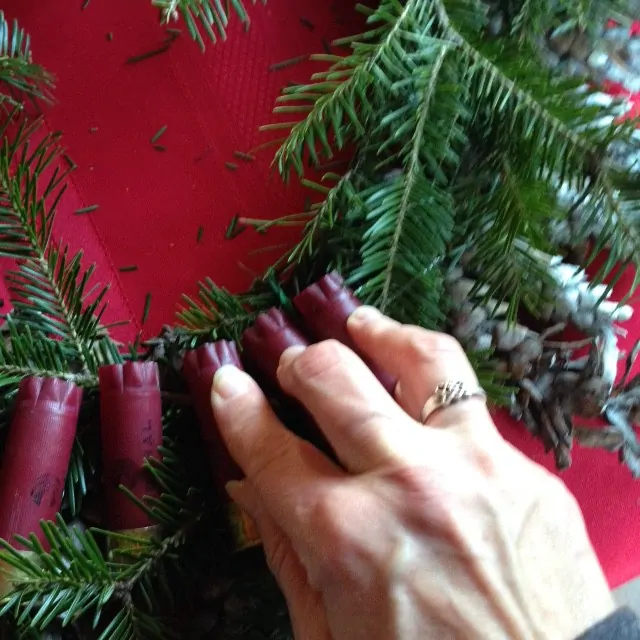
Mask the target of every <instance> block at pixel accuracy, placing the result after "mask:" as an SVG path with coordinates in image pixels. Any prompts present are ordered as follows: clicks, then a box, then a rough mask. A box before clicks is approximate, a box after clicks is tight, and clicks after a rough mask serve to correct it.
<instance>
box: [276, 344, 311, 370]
mask: <svg viewBox="0 0 640 640" xmlns="http://www.w3.org/2000/svg"><path fill="white" fill-rule="evenodd" d="M306 348H307V347H303V346H300V345H296V346H295V347H289V348H288V349H285V350H284V351H283V352H282V355H281V356H280V363H279V365H278V369H281V368H282V367H286V366H287V365H290V364H291V363H292V362H293V361H294V360H295V359H296V358H297V357H298V356H299V355H300V354H301V353H303V352H304V351H305V350H306Z"/></svg>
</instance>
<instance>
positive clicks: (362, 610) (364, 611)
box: [212, 307, 613, 640]
mask: <svg viewBox="0 0 640 640" xmlns="http://www.w3.org/2000/svg"><path fill="white" fill-rule="evenodd" d="M348 326H349V331H350V334H351V336H352V338H353V340H354V343H355V344H356V346H357V347H358V348H359V349H360V350H361V352H362V353H363V354H365V355H366V356H367V357H368V358H370V359H371V360H372V361H373V362H375V363H376V364H377V365H379V366H380V367H381V368H383V369H385V370H386V371H388V372H389V373H390V374H392V375H394V376H396V377H397V378H398V379H399V385H398V389H397V391H396V399H395V400H394V399H393V398H391V396H389V395H388V394H387V393H386V392H385V391H384V390H383V388H382V387H381V386H380V384H379V383H378V381H377V380H376V379H375V378H374V376H373V375H372V374H371V372H370V371H369V369H368V368H367V367H366V366H365V365H364V363H363V362H362V361H361V360H360V358H358V356H356V355H355V354H354V353H353V352H352V351H350V350H349V349H347V348H346V347H344V346H342V345H341V344H338V343H336V342H333V341H329V342H324V343H320V344H318V345H314V346H311V347H308V348H306V349H304V348H297V347H292V348H291V349H289V350H287V351H286V352H285V353H284V354H283V356H282V359H281V361H280V368H279V370H278V377H279V380H280V384H281V386H282V388H283V389H284V390H285V391H286V392H287V393H289V394H290V395H292V396H294V397H295V398H297V399H298V400H299V401H300V402H301V403H302V404H303V405H305V406H306V407H307V409H308V410H309V411H310V413H311V414H312V416H313V417H314V419H315V421H316V422H317V424H318V426H319V427H320V428H321V429H322V431H323V432H324V434H325V435H326V437H327V439H328V440H329V442H330V443H331V444H332V446H333V448H334V450H335V452H336V454H337V456H338V458H339V459H340V462H341V464H342V467H343V468H341V467H340V466H338V465H336V464H334V463H333V462H332V461H330V460H329V459H328V458H327V457H326V456H324V455H323V454H322V453H320V452H319V451H318V450H317V449H315V448H314V447H313V446H311V445H310V444H308V443H306V442H304V441H302V440H300V439H299V438H297V437H296V436H295V435H293V434H292V433H291V432H290V431H288V430H287V429H285V427H284V426H283V425H282V424H281V423H280V422H279V420H278V419H277V418H276V416H275V415H274V414H273V412H272V411H271V409H270V407H269V405H268V403H267V400H266V399H265V397H264V395H263V394H262V392H261V391H260V389H259V387H258V386H257V385H256V384H255V382H253V380H252V379H251V378H250V377H249V376H248V375H246V374H244V373H243V372H241V371H239V370H237V369H235V368H233V367H223V368H222V369H221V370H220V371H219V372H218V374H217V375H216V377H215V380H214V388H213V394H212V402H213V407H214V412H215V415H216V419H217V422H218V425H219V427H220V430H221V432H222V435H223V437H224V439H225V441H226V442H227V444H228V447H229V450H230V451H231V454H232V455H233V457H234V458H235V459H236V461H237V462H238V464H239V465H240V466H241V467H242V469H243V471H244V472H245V474H246V479H245V480H244V481H242V482H240V483H230V485H229V487H228V491H229V493H230V495H231V497H232V498H233V500H235V501H236V502H237V503H238V504H239V505H240V506H241V507H242V508H243V509H244V510H246V511H247V512H248V513H249V514H250V515H251V516H252V517H253V518H254V519H255V520H256V522H257V526H258V529H259V531H260V535H261V537H262V540H263V543H264V549H265V553H266V556H267V560H268V562H269V566H270V567H271V569H272V571H273V572H274V574H275V576H276V578H277V579H278V581H279V584H280V586H281V588H282V590H283V592H284V595H285V597H286V598H287V602H288V605H289V609H290V612H291V618H292V623H293V628H294V632H295V635H296V638H298V639H300V640H326V639H329V638H331V639H333V640H342V639H345V640H347V639H348V640H358V639H360V638H363V639H364V638H366V639H367V640H377V639H380V640H393V639H398V640H399V639H402V640H412V639H414V638H415V639H416V640H417V639H420V640H426V639H429V638H438V639H439V640H443V639H447V638H483V639H485V638H491V639H494V638H495V639H500V638H509V639H524V638H526V639H530V638H531V639H534V638H536V639H537V638H545V639H547V638H553V639H554V640H555V639H564V638H566V639H569V638H575V637H576V636H577V635H579V634H580V633H581V632H582V631H584V630H585V629H587V628H588V627H590V626H591V625H593V624H594V623H595V622H597V621H599V620H600V619H602V618H604V617H605V616H607V615H608V614H609V613H611V611H612V610H613V601H612V597H611V595H610V592H609V589H608V587H607V583H606V580H605V578H604V576H603V574H602V571H601V568H600V566H599V564H598V561H597V559H596V557H595V554H594V552H593V549H592V547H591V544H590V542H589V539H588V536H587V533H586V530H585V526H584V522H583V519H582V515H581V513H580V509H579V507H578V505H577V504H576V502H575V500H574V498H573V497H572V496H571V494H570V493H569V492H568V491H567V489H566V488H565V486H564V484H562V483H561V482H560V481H559V480H558V479H557V478H555V477H554V476H552V475H551V474H550V473H548V472H547V471H546V470H544V469H543V468H542V467H540V466H538V465H537V464H535V463H534V462H532V461H531V460H529V459H528V458H526V457H525V456H524V455H522V454H521V453H520V452H519V451H517V450H516V449H514V448H513V447H512V446H511V445H509V444H508V443H507V442H506V441H505V440H503V439H502V437H501V436H500V434H499V433H498V431H497V430H496V428H495V426H494V424H493V422H492V420H491V417H490V415H489V413H488V411H487V409H486V407H485V405H484V402H483V401H482V400H481V399H469V400H465V401H463V402H460V403H458V404H456V405H453V406H449V407H446V408H444V409H441V410H440V411H439V412H438V413H436V414H434V415H433V416H432V417H431V418H430V419H429V420H428V421H427V425H422V424H421V423H420V421H419V420H420V414H421V411H422V408H423V406H424V404H425V401H426V399H427V398H428V397H429V396H430V395H431V394H432V393H433V391H434V389H435V387H436V386H437V384H438V383H439V382H441V381H443V380H446V379H454V380H463V381H465V382H467V383H468V384H470V385H473V384H477V381H476V378H475V375H474V372H473V370H472V368H471V365H470V364H469V362H468V360H467V358H466V356H465V355H464V352H463V351H462V349H461V348H460V346H459V345H458V344H457V343H456V342H455V340H453V339H452V338H450V337H448V336H445V335H442V334H437V333H432V332H428V331H425V330H422V329H419V328H416V327H409V326H403V325H400V324H398V323H396V322H394V321H392V320H390V319H388V318H386V317H384V316H382V315H381V314H380V313H378V312H377V311H375V310H373V309H371V308H368V307H362V308H361V309H360V310H358V311H357V312H356V313H354V315H353V316H352V317H351V318H350V319H349V325H348Z"/></svg>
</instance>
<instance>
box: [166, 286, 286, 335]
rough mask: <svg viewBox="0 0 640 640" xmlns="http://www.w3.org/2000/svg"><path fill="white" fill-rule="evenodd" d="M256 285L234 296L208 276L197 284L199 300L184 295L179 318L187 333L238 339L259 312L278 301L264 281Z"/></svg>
mask: <svg viewBox="0 0 640 640" xmlns="http://www.w3.org/2000/svg"><path fill="white" fill-rule="evenodd" d="M256 286H257V287H258V288H254V290H253V291H249V292H248V293H246V294H241V295H233V294H231V293H229V292H228V291H227V290H226V289H224V288H222V287H218V286H217V285H216V284H215V283H214V282H213V280H211V278H207V279H206V280H205V281H204V282H200V283H198V289H199V291H198V300H194V299H193V298H191V297H190V296H186V295H185V296H183V301H184V303H185V306H184V307H183V308H182V309H181V310H180V311H179V313H178V319H179V320H180V321H181V322H182V324H183V326H184V329H185V330H186V331H187V332H188V333H191V334H194V335H199V336H202V337H207V338H209V339H211V340H221V339H226V340H239V339H240V336H241V334H242V332H243V331H244V330H245V329H247V328H248V327H249V326H250V325H251V324H252V323H253V321H254V320H255V318H256V316H257V315H258V314H259V313H260V312H261V311H265V310H266V309H268V308H269V307H270V306H273V305H274V304H277V303H278V300H277V299H274V297H273V295H272V294H270V293H269V291H268V287H266V286H265V285H264V282H257V283H256Z"/></svg>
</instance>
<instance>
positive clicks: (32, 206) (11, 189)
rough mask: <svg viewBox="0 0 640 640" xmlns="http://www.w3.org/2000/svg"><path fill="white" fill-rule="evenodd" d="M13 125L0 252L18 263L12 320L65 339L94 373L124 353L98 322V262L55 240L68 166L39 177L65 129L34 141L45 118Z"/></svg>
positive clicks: (0, 202)
mask: <svg viewBox="0 0 640 640" xmlns="http://www.w3.org/2000/svg"><path fill="white" fill-rule="evenodd" d="M11 124H13V121H12V119H11V118H10V119H8V121H7V122H6V123H5V124H4V125H3V126H2V127H1V128H0V138H2V139H3V146H2V148H1V149H0V255H1V256H5V257H9V258H13V259H15V260H17V262H18V268H17V269H16V270H14V271H11V272H10V273H9V275H8V276H7V282H8V285H9V291H10V295H11V298H12V301H13V304H14V314H13V315H14V320H15V321H16V322H19V323H20V324H21V325H23V326H26V327H29V328H31V329H32V330H33V331H34V332H36V333H38V334H43V335H46V336H48V337H51V338H54V339H56V340H59V342H60V348H61V349H63V350H64V351H65V352H66V354H67V357H68V358H70V359H71V360H75V361H77V362H79V363H80V371H81V372H82V373H84V374H85V375H87V376H90V375H95V373H96V371H97V368H98V366H100V364H104V363H107V362H118V361H120V356H119V355H118V351H117V349H116V347H115V345H113V343H112V342H111V341H110V339H109V338H108V336H107V334H106V331H105V330H104V329H103V327H101V325H100V318H101V316H102V314H103V312H104V309H105V306H106V305H105V303H104V298H105V296H106V293H107V290H108V287H104V288H99V287H98V288H95V287H91V286H90V279H91V276H92V274H93V271H94V269H95V266H91V267H89V268H88V269H86V270H83V269H82V266H81V258H82V253H81V252H80V253H77V254H75V255H73V256H72V255H70V254H69V249H68V247H66V246H63V245H59V246H57V247H56V246H54V245H53V243H52V240H51V236H52V229H53V221H54V217H55V210H56V207H57V205H58V202H59V201H60V198H61V197H62V195H63V193H64V190H65V184H64V181H65V178H66V175H67V173H68V172H66V171H61V170H60V167H56V168H55V169H53V171H52V172H51V173H50V177H49V178H48V180H46V181H45V184H44V186H42V183H41V179H42V178H43V174H44V173H45V171H47V170H48V169H49V168H50V167H51V166H52V165H53V164H54V163H55V162H56V160H58V157H59V155H60V148H59V136H58V135H57V134H45V135H44V137H42V139H41V140H40V142H39V143H37V144H35V143H32V142H30V138H31V137H32V136H34V135H36V134H37V131H38V127H39V122H36V123H33V124H26V123H25V122H22V123H21V124H20V125H19V127H18V130H17V132H16V133H15V134H14V135H12V136H9V134H8V127H9V126H10V125H11ZM61 373H65V372H64V371H62V372H61Z"/></svg>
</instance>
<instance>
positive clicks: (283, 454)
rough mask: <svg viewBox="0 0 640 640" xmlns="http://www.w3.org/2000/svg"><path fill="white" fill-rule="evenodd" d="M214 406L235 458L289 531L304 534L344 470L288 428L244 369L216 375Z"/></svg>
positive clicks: (295, 535) (229, 369)
mask: <svg viewBox="0 0 640 640" xmlns="http://www.w3.org/2000/svg"><path fill="white" fill-rule="evenodd" d="M212 405H213V410H214V414H215V418H216V423H217V425H218V428H219V429H220V433H221V435H222V437H223V439H224V441H225V442H226V444H227V446H228V448H229V451H230V453H231V455H232V457H233V458H234V460H235V461H236V462H237V463H238V465H239V466H240V468H241V469H242V470H243V471H244V473H245V474H246V476H247V478H248V479H249V480H250V481H251V483H252V484H253V486H254V487H255V488H256V490H257V492H258V493H259V495H260V497H261V499H262V501H263V502H265V504H268V507H269V511H270V514H271V516H272V517H273V518H274V519H275V520H276V521H277V522H278V523H279V525H280V526H281V527H282V529H283V530H284V531H285V532H286V533H287V535H289V536H290V537H292V538H296V539H298V538H300V536H302V535H303V533H304V531H305V522H304V520H305V518H304V515H305V512H306V510H307V509H311V508H312V507H313V497H314V495H316V494H317V492H318V491H320V490H322V489H323V488H324V487H325V486H326V485H327V483H330V482H333V481H335V480H336V479H338V478H341V477H343V476H344V472H343V471H341V470H340V469H339V468H338V467H337V466H336V465H334V464H333V463H332V462H331V461H330V460H328V459H327V458H326V457H325V456H324V455H323V454H322V453H320V452H319V451H318V450H317V449H315V448H314V447H313V446H311V445H310V444H309V443H307V442H304V441H303V440H301V439H300V438H298V437H297V436H295V435H294V434H293V433H291V432H290V431H288V430H287V429H286V428H285V427H284V426H283V425H282V423H281V422H280V421H279V420H278V418H277V417H276V416H275V414H274V413H273V411H272V410H271V407H270V406H269V403H268V402H267V399H266V398H265V397H264V394H263V393H262V391H261V390H260V388H259V387H258V385H257V384H256V383H255V382H254V381H253V380H252V379H251V377H250V376H248V375H247V374H246V373H244V372H243V371H240V370H239V369H237V368H235V367H233V366H229V365H227V366H224V367H222V368H221V369H220V370H219V371H218V372H217V373H216V375H215V377H214V380H213V390H212ZM305 501H306V502H307V503H308V504H305Z"/></svg>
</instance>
